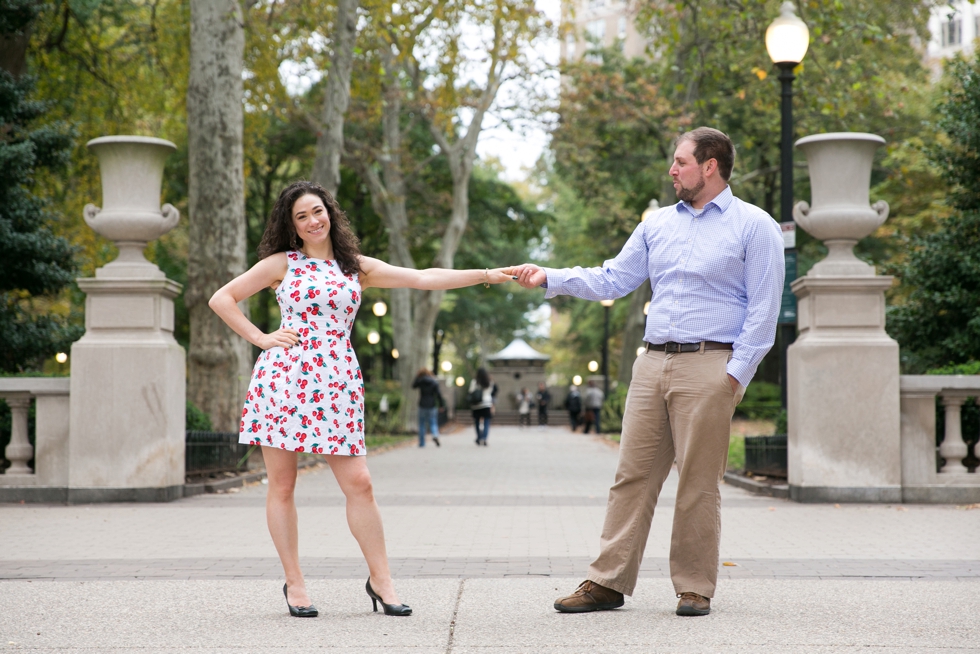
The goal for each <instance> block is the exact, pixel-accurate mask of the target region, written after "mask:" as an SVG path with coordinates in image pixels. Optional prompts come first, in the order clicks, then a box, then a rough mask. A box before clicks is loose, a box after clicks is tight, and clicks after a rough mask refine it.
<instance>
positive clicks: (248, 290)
mask: <svg viewBox="0 0 980 654" xmlns="http://www.w3.org/2000/svg"><path fill="white" fill-rule="evenodd" d="M259 259H260V260H259V262H258V263H256V264H255V265H254V266H253V267H252V268H251V269H250V270H248V271H247V272H245V273H244V274H242V275H240V276H238V277H236V278H235V279H233V280H232V281H230V282H229V283H228V284H227V285H225V286H224V287H223V288H221V289H219V290H218V291H217V292H216V293H215V294H214V296H213V297H212V298H211V301H210V303H209V304H210V306H211V308H212V309H213V310H214V311H215V313H217V314H218V315H219V316H220V317H221V319H222V320H224V321H225V322H226V323H227V324H228V326H229V327H231V328H232V329H233V330H234V331H235V332H236V333H237V334H238V335H240V336H241V337H242V338H244V339H245V340H247V341H248V342H249V343H252V344H253V345H256V346H258V347H259V348H261V349H262V350H264V352H263V353H262V354H261V355H259V358H258V361H256V363H255V369H254V371H253V373H252V380H251V383H250V384H249V388H248V393H247V394H246V398H245V399H246V403H245V408H244V409H243V410H242V416H243V418H242V422H241V436H240V439H239V442H241V443H250V444H256V445H262V446H263V450H262V455H263V458H264V460H265V466H266V472H267V474H268V480H269V490H268V495H267V498H266V517H267V520H268V523H269V533H270V534H271V535H272V541H273V543H274V544H275V546H276V551H277V552H278V553H279V559H280V561H281V562H282V567H283V571H284V572H285V576H286V583H285V585H284V586H283V593H284V594H285V596H286V604H287V605H288V606H289V612H290V615H293V616H297V617H316V615H317V610H316V608H315V607H314V606H313V603H312V602H311V601H310V598H309V595H308V594H307V591H306V584H305V582H304V580H303V573H302V571H301V570H300V565H299V549H298V535H297V520H296V505H295V502H294V499H293V490H294V488H295V485H296V460H297V455H296V453H297V452H316V453H319V454H323V455H324V456H325V458H326V460H327V463H329V465H330V469H331V471H333V474H334V477H336V479H337V483H338V484H339V485H340V488H341V490H342V491H343V493H344V495H345V497H346V499H347V524H348V525H349V527H350V530H351V533H352V534H353V535H354V538H355V539H356V540H357V543H358V545H359V546H360V548H361V552H362V553H363V554H364V558H365V559H366V561H367V564H368V570H369V571H370V577H369V578H368V581H367V583H366V584H365V589H366V590H367V594H368V596H369V597H370V598H371V601H372V603H373V605H374V610H375V611H377V610H378V608H377V603H378V602H381V605H382V606H383V607H384V612H385V614H386V615H410V614H411V612H412V610H411V609H410V608H409V607H408V606H406V605H404V604H401V602H400V601H399V599H398V595H397V593H396V592H395V588H394V586H393V584H392V581H391V573H390V571H389V569H388V556H387V553H386V551H385V539H384V529H383V527H382V524H381V514H380V512H379V511H378V505H377V504H376V503H375V501H374V492H373V487H372V484H371V475H370V473H369V472H368V469H367V463H366V462H365V458H364V454H365V450H364V434H363V429H364V419H363V418H364V391H363V383H362V378H361V370H360V368H359V366H358V363H357V359H356V357H355V355H354V350H353V348H352V347H351V340H350V334H351V327H352V325H353V321H354V315H355V314H356V312H357V308H358V306H359V305H360V302H361V292H362V291H363V289H365V288H370V287H372V286H374V287H377V288H405V287H408V288H416V289H432V290H434V289H450V288H459V287H462V286H470V285H474V284H481V283H482V284H486V285H487V286H489V285H490V284H499V283H501V282H504V281H506V280H508V279H511V277H510V276H509V275H507V274H505V273H504V272H503V271H501V270H499V269H498V270H442V269H429V270H411V269H407V268H398V267H395V266H390V265H388V264H386V263H384V262H383V261H379V260H377V259H372V258H371V257H365V256H363V255H361V254H360V251H359V249H358V241H357V237H356V236H355V235H354V233H353V231H351V228H350V224H349V223H348V220H347V217H346V216H345V215H344V212H343V211H341V209H340V206H339V205H338V204H337V202H336V201H335V200H334V199H333V197H331V195H330V194H329V193H327V192H326V191H325V190H324V189H323V188H322V187H320V186H319V185H317V184H313V183H311V182H295V183H293V184H291V185H290V186H289V187H287V188H286V189H285V190H284V191H283V192H282V193H280V194H279V199H278V200H276V204H275V206H274V207H273V209H272V215H271V216H270V218H269V222H268V224H267V225H266V230H265V234H263V236H262V242H261V244H260V245H259ZM263 288H272V289H274V290H275V294H276V301H277V302H278V303H279V306H280V309H281V312H282V326H281V327H280V328H279V329H277V330H276V331H274V332H272V333H271V334H264V333H262V331H261V330H259V328H258V327H256V326H255V325H253V324H252V323H251V322H250V321H249V320H248V318H246V317H245V315H244V314H243V313H242V312H241V310H240V309H239V308H238V303H239V302H242V301H244V300H246V299H247V298H249V297H251V296H252V295H254V294H255V293H258V292H259V291H260V290H262V289H263Z"/></svg>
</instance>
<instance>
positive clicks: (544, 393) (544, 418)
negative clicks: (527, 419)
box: [534, 382, 551, 427]
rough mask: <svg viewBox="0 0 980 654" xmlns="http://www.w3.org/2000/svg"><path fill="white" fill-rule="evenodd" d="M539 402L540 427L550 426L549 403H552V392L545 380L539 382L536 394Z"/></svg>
mask: <svg viewBox="0 0 980 654" xmlns="http://www.w3.org/2000/svg"><path fill="white" fill-rule="evenodd" d="M534 397H535V399H536V400H537V402H538V427H547V426H548V405H549V404H551V393H549V392H548V387H547V386H545V383H544V382H540V383H539V384H538V392H537V394H536V395H535V396H534Z"/></svg>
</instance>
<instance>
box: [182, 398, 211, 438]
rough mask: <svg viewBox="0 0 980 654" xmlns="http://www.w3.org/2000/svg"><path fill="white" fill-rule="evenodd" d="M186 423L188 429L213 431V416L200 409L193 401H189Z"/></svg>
mask: <svg viewBox="0 0 980 654" xmlns="http://www.w3.org/2000/svg"><path fill="white" fill-rule="evenodd" d="M184 420H185V425H184V429H186V430H187V431H213V430H214V428H213V426H212V425H211V416H209V415H208V414H206V413H204V412H203V411H201V410H200V409H198V408H197V407H196V406H195V405H194V404H193V403H191V402H187V404H186V405H185V412H184Z"/></svg>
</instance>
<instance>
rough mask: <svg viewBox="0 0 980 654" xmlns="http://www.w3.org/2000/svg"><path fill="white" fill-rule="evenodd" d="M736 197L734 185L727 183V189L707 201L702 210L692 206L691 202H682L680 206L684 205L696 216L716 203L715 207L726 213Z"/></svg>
mask: <svg viewBox="0 0 980 654" xmlns="http://www.w3.org/2000/svg"><path fill="white" fill-rule="evenodd" d="M734 197H735V196H734V195H732V187H731V186H728V185H727V184H726V185H725V189H724V190H723V191H722V192H721V193H719V194H718V195H716V196H715V197H714V198H712V199H711V200H709V201H708V202H707V203H705V205H704V208H702V209H701V210H700V211H699V210H698V209H695V208H694V207H693V206H691V203H690V202H681V203H680V206H682V207H684V208H685V209H687V210H688V212H690V213H691V214H692V215H695V216H697V215H700V214H702V213H704V212H705V211H706V210H707V209H708V207H710V206H711V205H715V207H717V208H718V211H721V212H722V213H724V212H725V211H726V210H728V207H729V205H730V204H731V203H732V198H734Z"/></svg>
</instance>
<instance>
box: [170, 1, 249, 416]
mask: <svg viewBox="0 0 980 654" xmlns="http://www.w3.org/2000/svg"><path fill="white" fill-rule="evenodd" d="M244 48H245V32H244V27H243V23H242V10H241V7H240V6H239V4H238V3H237V2H236V1H235V0H194V2H192V3H191V48H190V77H189V82H188V88H187V142H188V156H189V177H190V179H189V191H188V195H189V198H188V213H189V214H190V215H189V220H190V244H189V252H188V271H187V289H186V291H185V302H186V304H187V310H188V313H189V317H190V348H189V351H188V357H187V362H188V371H187V372H188V387H187V397H188V400H189V401H191V402H193V403H194V404H196V405H197V406H198V407H199V408H201V409H202V410H203V411H205V412H206V413H207V414H208V415H209V416H211V422H212V424H213V425H214V428H215V429H216V430H218V431H237V430H238V423H239V414H240V412H241V403H242V398H243V396H244V389H245V387H246V384H247V382H248V377H249V371H250V368H251V357H250V352H249V346H248V343H246V342H245V341H243V340H242V339H240V338H238V337H237V336H236V335H235V334H234V333H233V332H232V331H231V330H230V329H228V327H227V326H226V325H225V324H224V323H223V322H222V321H221V319H220V318H218V316H216V315H215V314H214V312H213V311H211V309H210V308H209V307H208V298H210V297H211V295H212V294H213V293H214V292H215V291H216V290H217V289H218V288H220V287H222V286H224V285H225V284H226V283H227V282H228V281H230V280H231V279H232V278H234V277H236V276H237V275H240V274H241V273H242V272H244V270H245V268H246V257H245V195H244V172H243V163H242V162H243V146H242V135H243V130H244V121H243V109H242V96H243V90H242V61H243V54H244ZM242 309H243V311H247V306H243V307H242Z"/></svg>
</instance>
